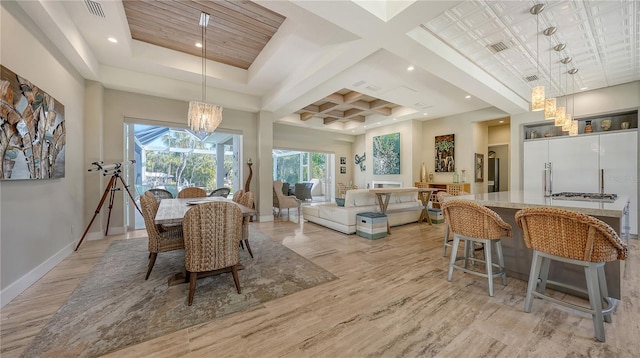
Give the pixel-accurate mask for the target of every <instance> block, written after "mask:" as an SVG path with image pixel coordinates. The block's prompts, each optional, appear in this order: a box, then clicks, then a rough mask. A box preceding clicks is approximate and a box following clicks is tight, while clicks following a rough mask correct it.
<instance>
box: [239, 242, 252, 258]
mask: <svg viewBox="0 0 640 358" xmlns="http://www.w3.org/2000/svg"><path fill="white" fill-rule="evenodd" d="M242 241H244V243H245V244H246V245H247V251H249V255H251V258H253V252H252V251H251V246H250V245H249V239H244V240H242ZM242 241H240V243H242Z"/></svg>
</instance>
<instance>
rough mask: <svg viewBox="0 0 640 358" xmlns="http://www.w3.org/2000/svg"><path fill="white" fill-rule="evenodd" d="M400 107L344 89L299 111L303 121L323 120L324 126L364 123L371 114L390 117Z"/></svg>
mask: <svg viewBox="0 0 640 358" xmlns="http://www.w3.org/2000/svg"><path fill="white" fill-rule="evenodd" d="M395 107H398V105H397V104H393V103H390V102H387V101H383V100H381V99H378V98H375V97H371V96H367V95H365V94H362V93H360V92H356V91H352V90H349V89H343V90H341V91H338V92H335V93H332V94H330V95H329V96H327V97H325V98H323V99H321V100H319V101H316V102H314V103H312V104H310V105H308V106H306V107H304V108H303V109H301V110H299V111H297V112H296V113H298V114H299V115H300V120H301V121H306V120H308V119H310V118H313V117H316V118H322V119H323V122H324V124H331V123H333V122H347V121H356V122H361V123H364V121H365V119H366V117H367V116H368V115H370V114H381V115H383V116H390V115H391V112H392V110H393V108H395Z"/></svg>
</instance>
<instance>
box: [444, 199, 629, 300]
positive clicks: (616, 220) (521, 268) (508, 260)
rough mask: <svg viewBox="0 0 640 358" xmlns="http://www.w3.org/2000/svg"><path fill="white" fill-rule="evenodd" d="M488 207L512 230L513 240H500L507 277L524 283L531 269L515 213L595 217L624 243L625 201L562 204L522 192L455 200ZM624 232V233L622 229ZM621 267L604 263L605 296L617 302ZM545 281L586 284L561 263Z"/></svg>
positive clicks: (578, 271) (579, 274) (579, 272)
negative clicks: (547, 210)
mask: <svg viewBox="0 0 640 358" xmlns="http://www.w3.org/2000/svg"><path fill="white" fill-rule="evenodd" d="M456 198H459V199H468V200H473V201H475V202H477V203H478V204H481V205H484V206H486V207H489V208H490V209H491V210H493V211H495V212H496V213H498V215H500V217H502V219H503V220H504V221H506V222H507V223H509V224H510V225H511V226H512V227H513V238H511V239H504V240H502V247H503V255H504V261H505V268H506V270H507V276H510V277H515V278H517V279H520V280H524V281H527V280H528V279H529V270H530V269H531V257H532V250H530V249H529V248H527V246H526V245H525V242H524V237H523V233H522V230H521V229H520V228H519V227H518V224H516V222H515V214H516V212H517V211H518V210H520V209H524V208H532V207H554V208H559V209H566V210H571V211H575V212H579V213H583V214H586V215H590V216H593V217H596V218H598V219H600V220H602V221H604V222H605V223H607V224H609V225H610V226H611V227H612V228H613V229H614V230H615V231H616V232H617V233H618V235H620V237H621V238H623V241H625V242H627V241H628V226H629V216H628V213H629V209H628V208H629V198H627V197H626V196H619V197H618V198H617V199H616V200H615V201H614V202H599V201H584V200H564V199H562V200H561V199H555V198H551V197H545V196H543V195H542V194H541V193H533V192H522V191H503V192H497V193H483V194H476V195H465V196H458V197H456ZM625 228H626V229H625ZM621 266H622V263H621V262H620V261H612V262H608V263H607V264H606V265H605V276H606V278H607V286H608V289H609V295H610V296H611V297H613V298H617V299H620V297H621V295H620V282H621V278H622V274H621V271H622V268H621ZM549 279H550V280H554V281H558V282H561V283H563V284H567V285H571V286H575V287H579V288H583V289H585V290H586V280H585V278H584V271H583V270H582V268H580V267H577V266H574V265H568V264H564V263H561V262H552V263H551V266H550V269H549ZM550 287H551V288H553V289H556V290H558V291H563V292H568V293H571V294H574V295H579V296H583V297H586V293H580V292H575V291H572V290H570V289H567V288H565V287H561V286H556V287H553V286H551V285H550Z"/></svg>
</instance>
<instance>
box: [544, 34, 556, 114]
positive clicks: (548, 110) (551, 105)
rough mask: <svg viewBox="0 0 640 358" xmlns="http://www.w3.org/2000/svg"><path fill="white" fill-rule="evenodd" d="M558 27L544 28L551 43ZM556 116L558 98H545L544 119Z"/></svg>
mask: <svg viewBox="0 0 640 358" xmlns="http://www.w3.org/2000/svg"><path fill="white" fill-rule="evenodd" d="M556 30H557V28H556V27H554V26H551V27H548V28H546V29H545V30H544V32H543V33H544V35H545V36H547V37H548V38H549V45H551V37H550V36H551V35H553V34H555V33H556ZM549 89H551V51H549ZM555 118H556V99H555V97H551V98H545V100H544V119H547V120H551V119H555Z"/></svg>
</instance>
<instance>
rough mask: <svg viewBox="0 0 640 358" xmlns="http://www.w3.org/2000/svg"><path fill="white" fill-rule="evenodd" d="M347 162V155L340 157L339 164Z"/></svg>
mask: <svg viewBox="0 0 640 358" xmlns="http://www.w3.org/2000/svg"><path fill="white" fill-rule="evenodd" d="M345 164H347V157H340V165H345Z"/></svg>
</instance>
